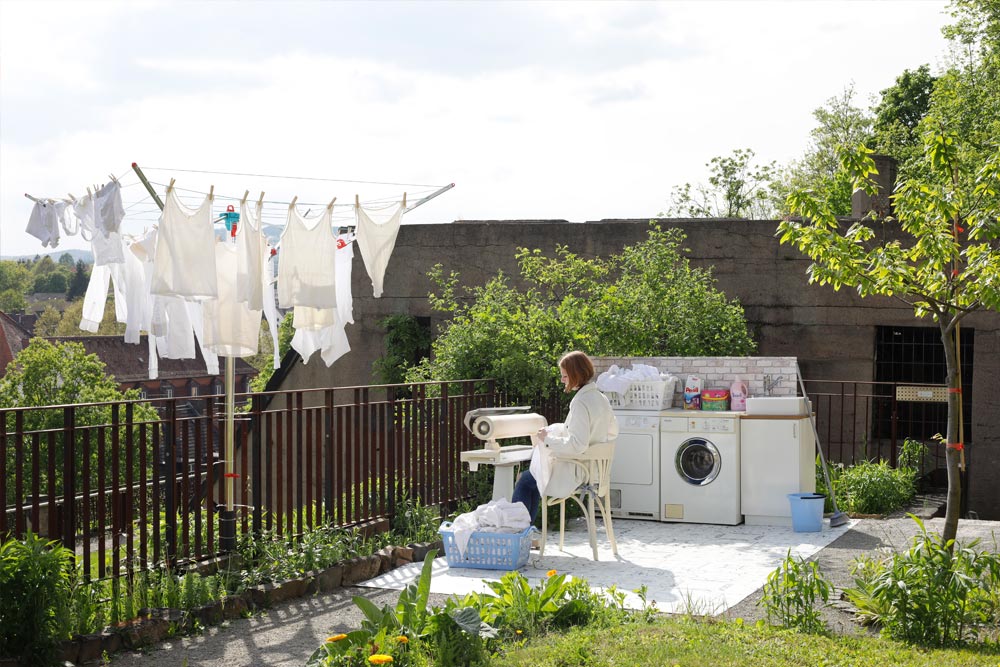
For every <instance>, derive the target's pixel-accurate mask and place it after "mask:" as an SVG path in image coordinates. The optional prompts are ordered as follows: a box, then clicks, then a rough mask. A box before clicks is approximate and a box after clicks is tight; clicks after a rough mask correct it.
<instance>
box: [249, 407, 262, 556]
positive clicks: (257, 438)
mask: <svg viewBox="0 0 1000 667" xmlns="http://www.w3.org/2000/svg"><path fill="white" fill-rule="evenodd" d="M251 401H252V407H251V414H252V416H251V422H250V425H251V429H252V431H253V451H252V454H253V457H252V463H251V465H252V466H253V468H252V470H251V473H250V475H251V477H252V479H253V486H251V487H250V491H251V493H252V494H253V498H252V500H251V501H250V504H251V505H253V529H252V530H253V534H254V537H259V536H260V534H261V530H262V528H263V525H262V524H263V522H262V521H261V514H262V512H263V509H264V476H263V473H262V470H261V468H262V461H261V448H262V447H263V442H262V439H263V437H264V431H263V429H262V428H261V425H262V423H263V417H262V415H261V412H263V410H264V397H263V396H261V395H260V394H254V395H253V398H252V399H251Z"/></svg>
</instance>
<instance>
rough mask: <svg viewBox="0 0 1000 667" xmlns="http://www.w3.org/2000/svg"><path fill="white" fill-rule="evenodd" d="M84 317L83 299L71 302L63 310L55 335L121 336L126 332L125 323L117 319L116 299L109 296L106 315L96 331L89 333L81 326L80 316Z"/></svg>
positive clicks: (105, 309) (106, 302) (105, 306)
mask: <svg viewBox="0 0 1000 667" xmlns="http://www.w3.org/2000/svg"><path fill="white" fill-rule="evenodd" d="M82 317H83V301H82V300H78V301H74V302H73V303H71V304H69V305H68V306H67V307H66V310H64V311H63V314H62V319H61V320H59V324H58V326H56V331H55V334H53V335H55V336H121V335H124V333H125V325H124V324H122V323H121V322H118V321H117V320H116V319H115V300H114V297H113V296H109V297H108V298H107V300H106V301H105V305H104V317H103V318H102V319H101V323H100V324H99V325H98V327H97V332H96V333H93V334H91V333H89V332H87V331H84V330H83V329H81V328H80V318H82Z"/></svg>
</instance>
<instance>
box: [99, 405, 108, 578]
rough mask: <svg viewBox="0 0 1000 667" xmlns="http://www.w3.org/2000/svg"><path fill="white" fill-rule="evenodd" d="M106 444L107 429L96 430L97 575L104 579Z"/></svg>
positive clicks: (106, 522) (106, 529)
mask: <svg viewBox="0 0 1000 667" xmlns="http://www.w3.org/2000/svg"><path fill="white" fill-rule="evenodd" d="M107 458H108V443H107V428H106V427H105V426H103V425H102V426H100V427H99V428H98V429H97V525H98V533H97V575H98V576H99V577H104V576H105V575H106V570H105V568H106V566H107V556H108V551H107V532H108V506H107V503H108V494H107V489H108V462H107Z"/></svg>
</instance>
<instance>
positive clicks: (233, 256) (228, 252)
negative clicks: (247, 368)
mask: <svg viewBox="0 0 1000 667" xmlns="http://www.w3.org/2000/svg"><path fill="white" fill-rule="evenodd" d="M238 235H239V230H237V236H238ZM238 260H239V254H238V249H237V247H236V244H235V243H229V242H227V241H222V242H220V243H216V244H215V267H216V269H217V270H218V285H219V296H218V298H216V299H208V300H207V301H205V302H204V314H205V347H206V348H208V349H209V350H211V351H212V352H215V353H216V354H218V355H219V356H221V357H248V356H251V355H254V354H257V347H258V343H259V342H260V315H261V311H260V310H251V309H250V308H248V307H247V304H246V303H245V302H241V301H239V300H238V298H237V293H238V285H239V284H240V280H239V275H238V268H237V267H238V265H239V261H238ZM255 277H256V279H257V283H258V285H260V282H261V280H260V275H259V274H258V275H256V276H255ZM261 305H263V304H261Z"/></svg>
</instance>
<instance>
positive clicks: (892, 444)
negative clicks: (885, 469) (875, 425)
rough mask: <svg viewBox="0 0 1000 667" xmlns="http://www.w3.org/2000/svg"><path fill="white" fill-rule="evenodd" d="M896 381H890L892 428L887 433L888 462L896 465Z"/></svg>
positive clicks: (897, 417) (897, 432)
mask: <svg viewBox="0 0 1000 667" xmlns="http://www.w3.org/2000/svg"><path fill="white" fill-rule="evenodd" d="M896 392H897V387H896V383H895V382H893V383H892V422H891V423H892V430H891V433H890V435H889V464H890V465H892V467H893V468H895V467H896V437H897V436H898V435H899V431H898V427H899V403H897V402H896Z"/></svg>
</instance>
